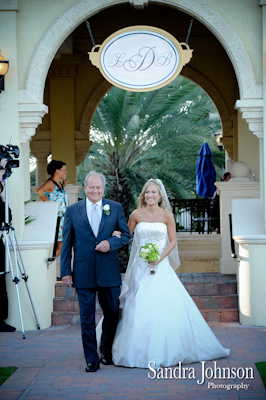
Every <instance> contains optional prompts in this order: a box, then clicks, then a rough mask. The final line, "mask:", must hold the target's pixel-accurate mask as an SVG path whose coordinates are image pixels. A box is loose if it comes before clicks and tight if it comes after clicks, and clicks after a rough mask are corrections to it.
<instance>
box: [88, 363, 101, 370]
mask: <svg viewBox="0 0 266 400" xmlns="http://www.w3.org/2000/svg"><path fill="white" fill-rule="evenodd" d="M99 368H100V363H98V362H96V361H92V362H89V363H88V364H87V367H86V372H96V371H97V369H99Z"/></svg>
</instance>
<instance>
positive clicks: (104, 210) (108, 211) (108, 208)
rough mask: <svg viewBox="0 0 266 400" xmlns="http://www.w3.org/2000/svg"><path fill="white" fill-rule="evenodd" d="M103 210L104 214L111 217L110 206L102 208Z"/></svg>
mask: <svg viewBox="0 0 266 400" xmlns="http://www.w3.org/2000/svg"><path fill="white" fill-rule="evenodd" d="M102 209H103V213H104V214H105V215H110V213H111V208H110V206H109V204H105V205H104V206H103V207H102Z"/></svg>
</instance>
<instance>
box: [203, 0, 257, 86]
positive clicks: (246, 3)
mask: <svg viewBox="0 0 266 400" xmlns="http://www.w3.org/2000/svg"><path fill="white" fill-rule="evenodd" d="M203 2H204V3H206V4H208V5H209V6H210V7H212V8H214V9H215V10H217V11H218V12H219V13H220V14H221V15H222V16H223V18H224V19H225V20H226V21H228V23H229V24H230V25H231V26H232V27H233V28H234V30H235V31H236V33H237V34H238V36H239V37H240V38H241V41H242V42H243V44H244V45H245V48H246V49H247V52H248V55H249V58H250V61H251V63H252V67H253V69H254V73H255V77H256V81H257V83H262V63H259V62H258V60H261V58H262V18H261V7H260V5H259V0H241V1H232V0H223V1H221V0H203Z"/></svg>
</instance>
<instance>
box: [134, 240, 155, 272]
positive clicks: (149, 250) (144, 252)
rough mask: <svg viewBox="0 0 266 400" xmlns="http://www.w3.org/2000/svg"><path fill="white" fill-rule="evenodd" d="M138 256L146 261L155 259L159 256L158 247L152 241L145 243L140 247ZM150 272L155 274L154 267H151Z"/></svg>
mask: <svg viewBox="0 0 266 400" xmlns="http://www.w3.org/2000/svg"><path fill="white" fill-rule="evenodd" d="M139 255H140V257H141V258H142V259H143V260H144V261H147V262H151V261H157V260H159V258H160V252H159V247H158V246H157V244H154V243H145V244H144V245H143V246H141V247H140V250H139ZM150 272H151V274H155V271H154V269H151V271H150Z"/></svg>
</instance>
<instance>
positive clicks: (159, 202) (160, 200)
mask: <svg viewBox="0 0 266 400" xmlns="http://www.w3.org/2000/svg"><path fill="white" fill-rule="evenodd" d="M161 202H162V198H160V199H159V201H158V204H159V206H160V205H161Z"/></svg>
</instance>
